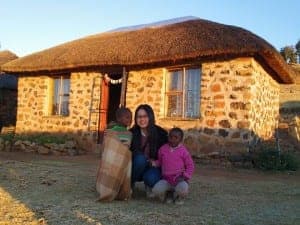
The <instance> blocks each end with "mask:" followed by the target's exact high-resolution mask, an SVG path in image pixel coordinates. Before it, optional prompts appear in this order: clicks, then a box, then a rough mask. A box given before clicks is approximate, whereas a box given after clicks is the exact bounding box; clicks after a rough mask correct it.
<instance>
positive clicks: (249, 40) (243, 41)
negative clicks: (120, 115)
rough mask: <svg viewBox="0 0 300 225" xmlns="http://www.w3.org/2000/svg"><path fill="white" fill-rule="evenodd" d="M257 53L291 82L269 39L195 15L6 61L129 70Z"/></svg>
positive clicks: (46, 69) (29, 67)
mask: <svg viewBox="0 0 300 225" xmlns="http://www.w3.org/2000/svg"><path fill="white" fill-rule="evenodd" d="M241 56H253V57H255V58H256V59H257V60H258V61H259V62H260V63H261V64H262V65H263V66H265V68H266V69H267V70H268V72H270V74H271V75H272V76H273V77H274V78H275V79H276V80H277V81H279V82H284V83H290V82H292V78H291V74H292V73H293V71H292V70H290V68H289V67H288V66H287V64H286V63H285V61H284V60H283V58H282V57H281V55H280V54H279V53H278V52H277V50H276V49H275V48H274V47H272V46H271V45H270V44H269V43H268V42H266V41H265V40H263V39H262V38H260V37H258V36H257V35H255V34H253V33H251V32H249V31H247V30H245V29H242V28H239V27H235V26H229V25H224V24H219V23H215V22H211V21H207V20H202V19H195V20H189V21H184V22H179V23H175V24H169V25H165V26H158V27H146V28H142V29H138V30H133V31H117V32H106V33H101V34H97V35H92V36H88V37H85V38H82V39H78V40H75V41H71V42H68V43H65V44H62V45H59V46H56V47H53V48H50V49H46V50H44V51H41V52H37V53H34V54H32V55H28V56H25V57H22V58H19V59H18V60H14V61H12V62H9V63H7V64H5V65H4V66H3V67H2V69H3V70H4V71H7V72H14V73H29V72H30V73H38V72H43V73H45V74H52V73H57V72H62V71H74V70H77V71H80V70H101V69H105V68H122V66H125V67H126V68H127V70H129V69H133V68H139V67H146V66H159V65H160V66H162V65H165V66H166V65H175V64H178V63H187V62H190V61H193V60H195V61H196V60H199V61H202V62H204V61H208V60H213V61H215V60H218V59H220V60H222V59H228V58H234V57H241Z"/></svg>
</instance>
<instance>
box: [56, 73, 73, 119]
mask: <svg viewBox="0 0 300 225" xmlns="http://www.w3.org/2000/svg"><path fill="white" fill-rule="evenodd" d="M69 93H70V79H69V78H64V77H63V76H61V77H59V78H55V79H54V95H53V98H54V99H53V108H52V114H53V115H68V114H69V95H70V94H69Z"/></svg>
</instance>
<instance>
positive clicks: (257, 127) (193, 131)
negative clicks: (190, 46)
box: [126, 58, 279, 155]
mask: <svg viewBox="0 0 300 225" xmlns="http://www.w3.org/2000/svg"><path fill="white" fill-rule="evenodd" d="M163 83H164V69H163V68H160V69H153V70H144V71H132V72H130V74H129V77H128V86H127V88H128V91H127V96H126V102H127V106H128V107H129V108H131V109H132V110H133V111H134V110H135V108H136V107H137V106H138V105H139V104H144V103H148V104H150V105H151V106H152V107H153V109H154V112H155V113H156V118H157V123H158V124H159V125H161V126H162V127H164V128H166V129H170V128H171V127H174V126H178V127H181V128H182V129H184V130H185V143H186V145H188V147H189V149H190V150H191V151H192V153H193V155H202V154H211V153H213V152H235V151H238V152H245V151H247V150H248V144H249V143H250V144H251V143H252V142H253V141H254V140H255V137H256V136H259V137H261V138H270V137H271V136H272V135H273V132H274V128H275V127H276V125H277V121H276V118H278V104H279V97H278V94H279V85H278V84H277V83H276V82H275V81H274V80H273V79H272V78H271V77H270V76H269V75H268V74H267V73H266V72H265V70H264V69H263V68H262V67H261V66H260V65H259V64H258V63H257V62H256V61H255V60H254V59H252V58H239V59H235V60H231V61H223V62H215V63H203V64H202V80H201V109H200V110H201V118H199V119H196V120H195V119H193V120H190V119H185V120H174V119H173V118H172V119H166V118H164V116H163V115H164V86H163Z"/></svg>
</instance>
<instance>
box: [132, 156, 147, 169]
mask: <svg viewBox="0 0 300 225" xmlns="http://www.w3.org/2000/svg"><path fill="white" fill-rule="evenodd" d="M132 165H133V167H137V168H140V167H146V166H147V158H146V157H145V156H144V155H143V154H136V155H134V156H133V160H132Z"/></svg>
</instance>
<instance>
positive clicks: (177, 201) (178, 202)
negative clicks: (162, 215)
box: [174, 196, 184, 205]
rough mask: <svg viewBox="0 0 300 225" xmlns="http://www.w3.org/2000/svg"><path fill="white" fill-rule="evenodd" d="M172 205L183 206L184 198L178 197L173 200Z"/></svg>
mask: <svg viewBox="0 0 300 225" xmlns="http://www.w3.org/2000/svg"><path fill="white" fill-rule="evenodd" d="M174 203H175V204H176V205H183V204H184V198H183V197H179V196H178V197H177V198H176V199H175V201H174Z"/></svg>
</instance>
